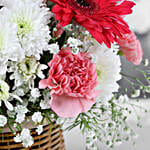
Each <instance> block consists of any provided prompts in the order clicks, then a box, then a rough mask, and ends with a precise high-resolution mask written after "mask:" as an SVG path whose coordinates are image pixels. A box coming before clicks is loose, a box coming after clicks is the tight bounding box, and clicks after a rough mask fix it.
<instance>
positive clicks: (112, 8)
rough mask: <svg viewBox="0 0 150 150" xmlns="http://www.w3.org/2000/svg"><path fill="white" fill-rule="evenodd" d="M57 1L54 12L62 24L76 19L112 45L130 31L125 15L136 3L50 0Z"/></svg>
mask: <svg viewBox="0 0 150 150" xmlns="http://www.w3.org/2000/svg"><path fill="white" fill-rule="evenodd" d="M49 1H52V2H54V3H55V6H54V7H53V9H52V12H53V13H54V14H56V19H57V20H59V22H60V24H61V25H62V26H66V25H67V24H69V23H70V22H71V20H72V19H75V20H76V22H78V23H79V24H80V25H82V26H84V27H85V28H86V29H87V30H88V31H89V32H90V33H91V34H92V36H93V37H94V38H95V39H96V40H97V41H98V42H99V43H100V44H102V43H103V42H104V43H105V44H106V45H107V46H108V47H110V46H111V43H113V42H117V41H118V37H122V35H123V34H126V33H130V30H129V26H128V24H127V23H126V22H125V21H124V20H123V16H125V15H128V14H131V13H132V9H131V8H132V7H133V6H134V5H135V4H134V3H133V2H131V1H127V0H49Z"/></svg>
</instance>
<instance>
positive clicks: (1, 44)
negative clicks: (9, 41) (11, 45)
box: [0, 32, 4, 51]
mask: <svg viewBox="0 0 150 150" xmlns="http://www.w3.org/2000/svg"><path fill="white" fill-rule="evenodd" d="M3 48H4V35H3V33H1V32H0V51H1V50H2V49H3Z"/></svg>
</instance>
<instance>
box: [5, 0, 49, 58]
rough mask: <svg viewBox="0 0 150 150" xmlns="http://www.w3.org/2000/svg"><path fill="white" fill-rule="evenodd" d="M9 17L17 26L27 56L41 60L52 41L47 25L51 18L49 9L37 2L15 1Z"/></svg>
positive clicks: (27, 0)
mask: <svg viewBox="0 0 150 150" xmlns="http://www.w3.org/2000/svg"><path fill="white" fill-rule="evenodd" d="M16 6H17V7H16ZM8 15H9V20H10V21H11V22H12V23H16V24H17V27H18V32H17V34H18V37H19V40H20V43H21V46H22V49H23V51H24V52H25V55H26V56H32V55H33V56H35V57H36V59H40V54H42V53H43V51H44V50H47V49H48V42H49V40H50V39H51V37H50V31H49V27H48V25H47V24H48V23H49V19H50V16H51V14H50V12H49V8H46V7H39V4H38V3H36V1H30V2H29V0H14V1H13V4H12V7H11V8H10V9H9V11H8Z"/></svg>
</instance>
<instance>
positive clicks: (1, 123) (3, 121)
mask: <svg viewBox="0 0 150 150" xmlns="http://www.w3.org/2000/svg"><path fill="white" fill-rule="evenodd" d="M6 123H7V118H6V117H5V116H3V115H0V127H4V126H5V125H6Z"/></svg>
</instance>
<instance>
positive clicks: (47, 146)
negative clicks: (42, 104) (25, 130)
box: [0, 124, 65, 150]
mask: <svg viewBox="0 0 150 150" xmlns="http://www.w3.org/2000/svg"><path fill="white" fill-rule="evenodd" d="M35 130H36V129H35V128H33V129H31V135H32V137H33V138H34V144H33V145H32V147H29V148H24V147H23V146H22V144H21V143H15V142H14V135H13V134H12V133H10V132H7V133H3V134H0V150H65V145H64V139H63V134H62V130H61V129H60V126H59V125H56V126H55V127H54V125H50V124H49V125H45V126H44V127H43V133H42V134H41V135H38V134H37V132H36V131H35Z"/></svg>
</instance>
